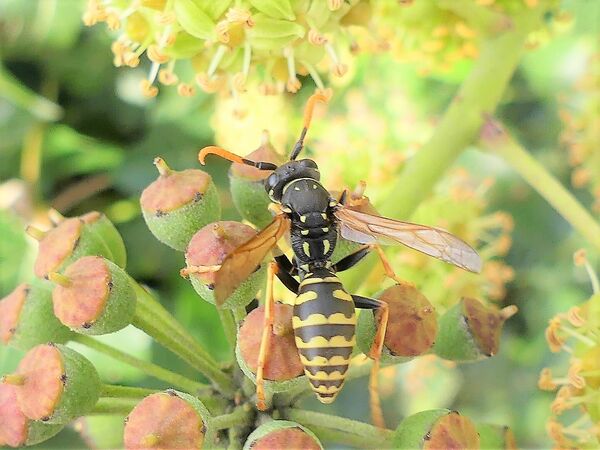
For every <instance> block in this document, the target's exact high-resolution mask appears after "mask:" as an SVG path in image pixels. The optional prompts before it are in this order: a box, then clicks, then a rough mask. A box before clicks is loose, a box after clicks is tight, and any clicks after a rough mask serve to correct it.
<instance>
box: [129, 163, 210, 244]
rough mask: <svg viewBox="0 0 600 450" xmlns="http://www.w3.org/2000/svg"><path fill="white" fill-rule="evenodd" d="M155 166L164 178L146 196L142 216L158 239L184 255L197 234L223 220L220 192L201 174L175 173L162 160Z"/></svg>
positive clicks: (193, 170) (142, 204) (205, 175)
mask: <svg viewBox="0 0 600 450" xmlns="http://www.w3.org/2000/svg"><path fill="white" fill-rule="evenodd" d="M154 164H155V165H156V167H157V168H158V171H159V174H160V175H159V177H158V178H157V179H156V180H155V181H153V182H152V183H151V184H150V185H149V186H148V187H147V188H146V189H144V191H143V192H142V196H141V198H140V204H141V207H142V214H143V215H144V219H145V220H146V224H147V225H148V228H149V229H150V231H151V232H152V234H153V235H154V236H155V237H156V239H158V240H159V241H161V242H163V243H165V244H167V245H168V246H169V247H172V248H174V249H175V250H179V251H184V250H185V248H186V246H187V245H188V242H190V239H191V238H192V236H193V235H194V233H195V232H196V231H197V230H199V229H200V228H202V227H203V226H205V225H206V224H208V223H210V222H213V221H215V220H219V218H220V217H221V204H220V202H219V195H218V193H217V188H216V187H215V185H214V183H213V181H212V178H211V176H210V175H209V174H207V173H206V172H203V171H201V170H196V169H188V170H183V171H181V172H178V171H175V170H171V169H170V168H169V167H168V166H167V164H166V163H165V161H164V160H163V159H162V158H156V159H155V160H154Z"/></svg>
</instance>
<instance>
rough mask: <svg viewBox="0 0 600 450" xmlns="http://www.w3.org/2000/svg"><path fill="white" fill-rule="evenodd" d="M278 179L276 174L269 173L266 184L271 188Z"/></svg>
mask: <svg viewBox="0 0 600 450" xmlns="http://www.w3.org/2000/svg"><path fill="white" fill-rule="evenodd" d="M278 181H279V177H278V176H277V174H274V173H272V174H271V175H269V178H267V184H268V185H269V187H271V188H273V187H275V185H276V184H277V182H278Z"/></svg>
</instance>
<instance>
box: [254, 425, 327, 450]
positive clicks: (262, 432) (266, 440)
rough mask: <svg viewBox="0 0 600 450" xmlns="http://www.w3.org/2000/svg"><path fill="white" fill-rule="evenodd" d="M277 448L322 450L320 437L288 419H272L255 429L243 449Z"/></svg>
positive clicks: (262, 449) (266, 449)
mask: <svg viewBox="0 0 600 450" xmlns="http://www.w3.org/2000/svg"><path fill="white" fill-rule="evenodd" d="M275 448H301V449H304V450H322V449H323V446H322V445H321V443H320V442H319V439H317V437H316V436H315V435H314V434H313V432H312V431H310V430H309V429H308V428H306V427H304V426H302V425H300V424H299V423H296V422H290V421H287V420H272V421H270V422H267V423H264V424H262V425H261V426H259V427H258V428H257V429H256V430H254V431H253V432H252V433H251V434H250V436H248V439H247V440H246V443H245V444H244V449H243V450H270V449H275Z"/></svg>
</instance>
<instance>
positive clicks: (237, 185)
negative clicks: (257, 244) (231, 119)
mask: <svg viewBox="0 0 600 450" xmlns="http://www.w3.org/2000/svg"><path fill="white" fill-rule="evenodd" d="M246 158H248V159H250V160H252V161H266V162H270V163H273V164H277V165H280V164H283V162H284V158H283V156H281V155H279V154H278V153H277V152H276V151H275V149H274V148H273V146H272V145H271V143H270V142H269V134H268V132H266V131H265V132H263V137H262V143H261V145H260V147H258V148H257V149H256V150H254V151H253V152H252V153H250V154H249V155H247V156H246ZM270 174H271V172H269V171H264V170H258V169H256V168H254V167H251V166H247V165H245V164H239V163H234V164H232V165H231V168H230V169H229V184H230V189H231V197H232V199H233V203H234V205H235V207H236V208H237V210H238V212H239V213H240V215H241V216H242V217H243V218H244V219H245V220H247V221H248V222H250V223H252V224H254V225H256V226H257V227H259V228H263V227H265V226H266V225H268V224H269V223H270V222H271V221H272V220H273V215H272V214H271V212H270V211H269V210H268V206H269V204H270V203H271V200H270V199H269V196H268V195H267V192H266V191H265V185H264V180H265V178H267V177H268V176H269V175H270Z"/></svg>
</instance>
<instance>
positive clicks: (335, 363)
mask: <svg viewBox="0 0 600 450" xmlns="http://www.w3.org/2000/svg"><path fill="white" fill-rule="evenodd" d="M316 102H325V98H324V97H323V96H321V95H319V94H315V95H313V96H312V97H310V99H309V100H308V102H307V106H306V111H305V115H304V126H303V129H302V132H301V134H300V137H299V139H298V141H297V142H296V144H295V146H294V148H293V150H292V153H291V155H290V159H289V161H288V162H286V163H284V164H282V165H281V166H277V165H275V164H272V163H269V162H261V161H250V160H248V159H245V158H242V157H240V156H238V155H235V154H233V153H230V152H228V151H227V150H224V149H222V148H220V147H214V146H210V147H205V148H204V149H202V150H201V151H200V154H199V156H198V158H199V160H200V162H201V163H202V164H204V159H205V157H206V156H207V155H208V154H215V155H218V156H220V157H222V158H225V159H227V160H230V161H233V162H236V163H241V164H246V165H250V166H253V167H255V168H257V169H260V170H265V171H272V173H271V174H270V175H269V176H268V177H267V178H266V179H265V182H264V184H265V189H266V191H267V193H268V195H269V198H270V199H271V200H272V202H273V203H275V204H276V205H277V206H278V208H279V210H280V213H279V214H277V215H276V216H275V218H274V219H273V221H272V222H271V223H270V224H269V225H267V226H266V227H265V228H264V229H263V230H262V231H260V232H259V233H258V234H257V235H256V236H255V237H254V238H252V239H251V240H249V241H248V242H246V243H245V244H243V245H242V246H240V247H238V248H237V249H236V250H235V251H234V252H232V253H231V254H230V255H229V256H228V257H227V258H226V259H225V260H224V262H223V264H222V265H221V267H220V268H219V269H218V271H217V273H216V278H215V284H214V292H215V299H216V301H217V305H219V304H222V302H223V301H224V300H225V299H226V298H227V297H228V296H229V295H231V293H233V292H234V290H235V289H236V288H237V287H238V286H239V285H240V284H241V283H242V282H243V281H244V280H245V279H246V278H247V277H248V276H249V275H250V274H251V273H252V272H253V271H254V270H255V269H256V267H257V266H258V265H260V264H261V263H262V262H263V260H264V259H265V257H266V256H267V255H268V254H269V253H270V252H271V251H272V250H274V249H275V248H276V246H277V242H278V241H279V239H281V237H282V236H283V235H284V234H286V233H288V232H289V233H290V238H291V247H292V249H293V253H294V258H293V260H292V261H290V260H289V259H288V258H287V256H285V255H284V254H282V253H281V252H280V251H279V252H277V255H276V256H275V258H274V259H275V262H271V263H270V265H269V272H268V273H269V276H268V281H267V291H266V295H265V297H266V300H265V328H264V330H263V339H262V342H261V347H260V354H259V361H258V371H257V377H256V378H257V406H258V408H259V409H264V408H265V406H266V405H265V401H264V388H263V383H264V381H263V370H264V366H265V361H266V358H267V357H268V355H267V354H266V350H267V348H268V343H269V338H270V336H271V327H272V324H273V316H272V315H273V293H272V287H273V279H274V276H277V277H278V278H279V279H280V280H281V282H282V283H283V284H284V285H285V286H286V287H287V288H288V289H289V290H291V291H292V292H293V293H294V294H296V298H295V301H294V315H293V328H294V334H295V339H296V345H297V347H298V352H299V354H300V359H301V361H302V363H303V365H304V368H305V374H306V376H307V378H308V379H309V381H310V384H311V387H312V389H313V391H314V392H315V393H316V395H317V398H318V399H319V400H320V401H321V402H323V403H331V402H333V400H334V399H335V397H336V396H337V394H338V393H339V391H340V390H341V388H342V385H343V384H344V380H345V377H346V372H347V370H348V366H349V363H350V355H351V353H352V350H353V347H354V343H355V326H356V315H355V308H365V309H373V310H376V311H379V312H380V313H379V319H380V320H379V327H378V332H377V334H376V337H375V341H374V343H373V347H372V348H371V351H370V354H369V356H370V357H372V358H373V359H374V360H375V364H374V366H373V367H374V369H373V370H374V371H376V370H377V367H378V361H379V357H380V355H381V351H382V347H383V341H384V337H385V330H386V326H387V317H388V312H387V304H386V303H385V302H383V301H380V300H376V299H372V298H367V297H362V296H359V295H351V294H349V293H348V292H346V290H345V289H344V287H343V286H342V283H341V282H340V280H339V278H337V276H336V272H339V271H343V270H346V269H349V268H350V267H352V266H354V265H355V264H356V263H358V262H359V261H360V260H361V259H362V258H363V257H364V256H365V255H367V253H368V252H369V251H370V250H372V249H374V248H375V249H377V250H378V253H379V255H380V257H381V258H382V261H383V262H384V267H386V272H387V273H388V275H390V274H393V272H392V271H391V268H390V267H389V264H387V261H386V260H385V257H384V254H383V252H382V251H381V250H380V248H379V247H378V244H390V243H391V244H404V245H406V246H408V247H411V248H413V249H415V250H418V251H421V252H423V253H426V254H427V255H430V256H433V257H435V258H438V259H441V260H443V261H446V262H448V263H451V264H454V265H456V266H458V267H460V268H462V269H466V270H469V271H472V272H479V271H480V268H481V260H480V258H479V256H478V255H477V253H476V252H475V250H473V249H472V248H471V247H470V246H469V245H467V244H466V243H465V242H463V241H462V240H460V239H459V238H457V237H455V236H453V235H451V234H450V233H448V232H447V231H444V230H442V229H439V228H432V227H428V226H424V225H417V224H413V223H408V222H400V221H397V220H392V219H388V218H385V217H380V216H376V215H371V214H366V213H363V212H359V211H356V210H353V209H350V208H349V207H347V206H346V192H344V194H342V196H341V197H340V198H339V199H335V198H333V197H332V195H331V194H330V193H329V192H328V191H327V190H326V189H325V188H324V187H323V186H322V185H321V183H320V182H319V179H320V174H319V168H318V166H317V164H316V163H315V162H314V161H313V160H311V159H300V160H297V159H296V158H297V157H298V155H299V153H300V151H301V150H302V148H303V146H304V138H305V136H306V133H307V131H308V127H309V125H310V121H311V118H312V112H313V109H314V106H315V104H316ZM338 233H339V235H340V236H342V237H343V238H345V239H349V240H351V241H355V242H358V243H361V244H365V245H364V246H363V247H361V248H360V249H359V250H358V251H356V252H355V253H353V254H350V255H349V256H346V257H345V258H343V259H341V260H340V261H339V262H337V263H335V264H334V263H333V262H332V261H331V255H332V253H333V250H334V248H335V246H336V242H337V239H338ZM296 276H297V277H298V278H299V280H297V279H296V278H295V277H296ZM391 276H393V275H391Z"/></svg>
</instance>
